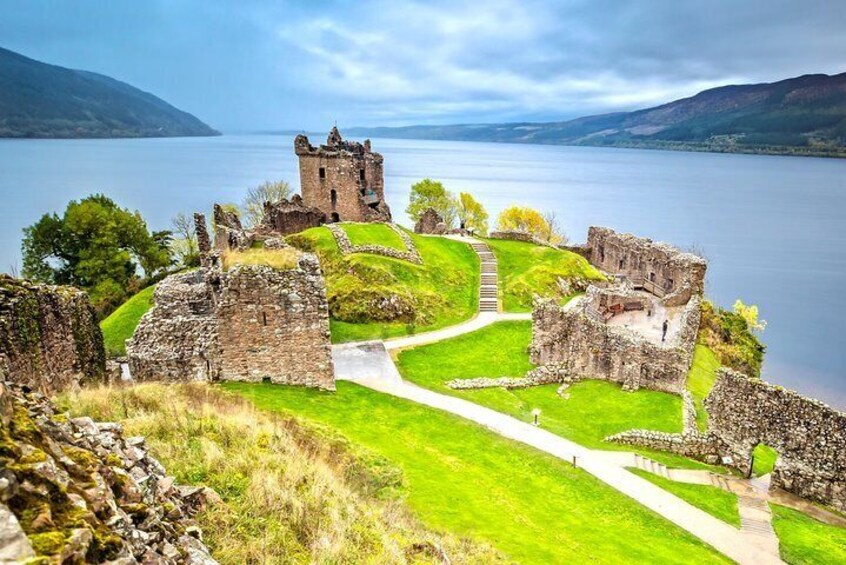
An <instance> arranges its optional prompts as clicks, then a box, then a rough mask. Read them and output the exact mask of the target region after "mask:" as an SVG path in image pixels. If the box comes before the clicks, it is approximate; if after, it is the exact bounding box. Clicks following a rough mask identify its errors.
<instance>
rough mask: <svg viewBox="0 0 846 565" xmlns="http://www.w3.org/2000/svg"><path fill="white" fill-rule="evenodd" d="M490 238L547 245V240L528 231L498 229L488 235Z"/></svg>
mask: <svg viewBox="0 0 846 565" xmlns="http://www.w3.org/2000/svg"><path fill="white" fill-rule="evenodd" d="M488 237H489V238H491V239H510V240H512V241H527V242H529V243H534V244H535V245H549V243H548V242H546V241H543V240H542V239H540V238H537V237H535V236H534V235H532V234H530V233H529V232H525V231H519V230H498V231H492V232H491V233H490V235H489V236H488Z"/></svg>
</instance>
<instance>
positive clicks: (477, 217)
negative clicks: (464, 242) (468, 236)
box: [456, 192, 488, 235]
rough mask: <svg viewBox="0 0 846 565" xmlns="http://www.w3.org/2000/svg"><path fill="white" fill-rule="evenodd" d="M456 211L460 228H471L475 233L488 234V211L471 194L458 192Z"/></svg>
mask: <svg viewBox="0 0 846 565" xmlns="http://www.w3.org/2000/svg"><path fill="white" fill-rule="evenodd" d="M456 212H457V213H458V221H459V222H460V224H461V227H462V228H464V229H467V230H471V231H473V233H475V234H477V235H487V234H488V211H487V210H485V207H484V206H482V204H481V202H479V201H478V200H476V199H475V198H473V196H472V195H471V194H469V193H467V192H461V193H459V194H458V201H457V203H456Z"/></svg>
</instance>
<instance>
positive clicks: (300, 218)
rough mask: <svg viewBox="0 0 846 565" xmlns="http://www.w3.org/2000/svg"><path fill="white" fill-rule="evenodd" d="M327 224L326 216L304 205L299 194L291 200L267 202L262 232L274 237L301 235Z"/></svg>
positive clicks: (316, 209)
mask: <svg viewBox="0 0 846 565" xmlns="http://www.w3.org/2000/svg"><path fill="white" fill-rule="evenodd" d="M325 223H326V214H325V213H323V212H322V211H320V210H319V209H318V208H315V207H313V206H306V205H305V204H303V199H302V197H301V196H300V195H299V194H295V195H294V196H292V197H291V200H281V201H279V202H265V203H264V216H263V218H262V223H261V227H260V230H261V231H262V232H263V233H267V234H273V235H288V234H292V233H299V232H301V231H304V230H307V229H309V228H313V227H317V226H322V225H323V224H325Z"/></svg>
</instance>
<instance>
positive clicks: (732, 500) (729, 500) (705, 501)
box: [629, 469, 740, 528]
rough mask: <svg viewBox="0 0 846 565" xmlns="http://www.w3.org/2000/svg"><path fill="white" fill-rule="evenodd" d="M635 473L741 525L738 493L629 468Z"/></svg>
mask: <svg viewBox="0 0 846 565" xmlns="http://www.w3.org/2000/svg"><path fill="white" fill-rule="evenodd" d="M629 471H631V472H632V473H634V474H635V475H637V476H639V477H642V478H644V479H646V480H647V481H649V482H651V483H654V484H656V485H658V486H659V487H661V488H662V489H664V490H666V491H667V492H670V493H672V494H674V495H676V496H678V497H679V498H681V499H682V500H684V501H685V502H688V503H689V504H691V505H693V506H695V507H697V508H699V509H700V510H703V511H705V512H707V513H708V514H710V515H711V516H714V517H715V518H718V519H720V520H722V521H723V522H725V523H727V524H729V525H732V526H734V527H735V528H739V527H740V513H739V512H738V510H737V495H735V494H732V493H730V492H726V491H724V490H723V489H721V488H719V487H713V486H709V485H691V484H686V483H677V482H676V481H671V480H670V479H667V478H664V477H659V476H657V475H653V474H652V473H647V472H646V471H644V470H642V469H629Z"/></svg>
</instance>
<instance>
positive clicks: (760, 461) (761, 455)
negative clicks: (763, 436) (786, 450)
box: [752, 443, 778, 477]
mask: <svg viewBox="0 0 846 565" xmlns="http://www.w3.org/2000/svg"><path fill="white" fill-rule="evenodd" d="M752 457H754V460H753V461H752V474H753V475H755V476H756V477H760V476H763V475H766V474H768V473H772V472H773V469H775V464H776V459H778V452H777V451H776V450H775V449H773V448H772V447H770V446H768V445H764V444H763V443H759V444H758V445H757V446H755V449H754V450H753V451H752Z"/></svg>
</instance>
